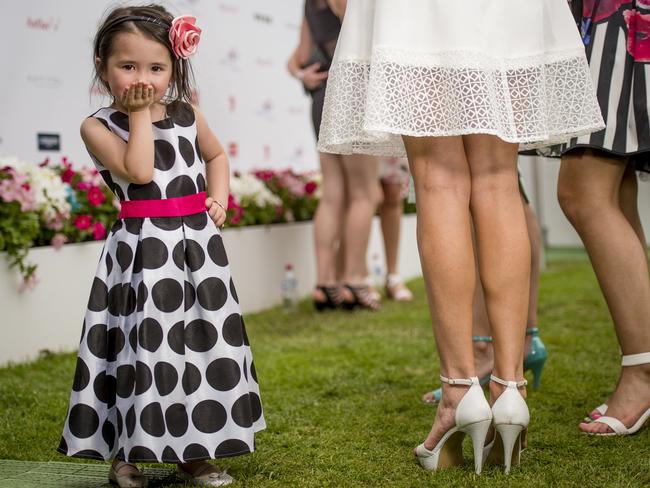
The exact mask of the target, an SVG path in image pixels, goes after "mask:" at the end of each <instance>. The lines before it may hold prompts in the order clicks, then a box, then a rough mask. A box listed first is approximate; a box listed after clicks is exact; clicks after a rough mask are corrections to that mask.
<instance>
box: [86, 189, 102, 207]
mask: <svg viewBox="0 0 650 488" xmlns="http://www.w3.org/2000/svg"><path fill="white" fill-rule="evenodd" d="M104 200H106V195H104V192H103V191H102V190H101V188H99V187H97V186H93V187H92V188H91V189H90V190H88V203H90V204H91V205H92V206H93V207H97V206H98V205H101V204H102V203H104Z"/></svg>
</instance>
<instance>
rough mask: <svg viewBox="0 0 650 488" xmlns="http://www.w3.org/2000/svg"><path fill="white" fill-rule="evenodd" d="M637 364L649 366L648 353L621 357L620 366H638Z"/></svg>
mask: <svg viewBox="0 0 650 488" xmlns="http://www.w3.org/2000/svg"><path fill="white" fill-rule="evenodd" d="M639 364H650V352H642V353H639V354H628V355H626V356H621V366H638V365H639Z"/></svg>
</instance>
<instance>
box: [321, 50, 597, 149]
mask: <svg viewBox="0 0 650 488" xmlns="http://www.w3.org/2000/svg"><path fill="white" fill-rule="evenodd" d="M603 127H604V123H603V119H602V116H601V113H600V108H599V106H598V102H597V100H596V97H595V94H594V88H593V84H592V80H591V74H590V72H589V67H588V65H587V61H586V59H585V56H584V53H583V52H582V51H570V52H557V53H549V54H544V55H537V56H528V57H525V58H510V59H501V58H499V59H496V58H490V57H489V56H485V55H484V54H481V53H475V52H446V53H416V52H412V51H401V50H396V49H392V48H391V49H387V48H375V49H374V51H373V54H372V59H371V61H370V62H369V61H367V60H358V59H338V60H337V61H336V63H335V65H334V66H333V67H332V68H331V69H330V76H329V79H328V82H327V94H326V99H325V107H324V110H323V122H322V124H321V132H320V140H319V143H318V149H319V150H320V151H322V152H333V153H340V154H351V153H364V154H371V155H378V156H396V157H404V156H405V150H404V145H403V143H402V139H401V136H402V135H409V136H452V135H465V134H492V135H496V136H498V137H500V138H501V139H503V140H505V141H508V142H513V143H520V144H521V146H522V149H532V148H537V147H540V146H546V145H550V144H557V143H562V142H566V141H568V140H569V139H570V138H572V137H576V136H579V135H582V134H587V133H590V132H594V131H596V130H599V129H602V128H603Z"/></svg>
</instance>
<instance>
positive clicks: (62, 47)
mask: <svg viewBox="0 0 650 488" xmlns="http://www.w3.org/2000/svg"><path fill="white" fill-rule="evenodd" d="M125 3H130V4H134V3H135V2H115V1H107V0H20V1H18V0H0V12H2V20H3V22H2V25H3V27H2V29H1V30H0V45H2V46H3V49H2V50H0V66H2V71H1V75H0V110H1V111H0V156H9V155H13V156H17V157H19V158H20V159H23V160H28V161H35V162H38V161H41V160H43V159H44V158H45V157H48V156H49V157H52V158H53V159H54V160H56V159H58V158H59V157H60V156H67V157H69V158H70V159H71V160H72V161H73V162H75V163H78V164H82V165H89V164H91V163H90V160H89V158H88V156H87V154H86V152H85V149H84V147H83V144H82V142H81V139H80V137H79V125H80V123H81V121H82V120H83V119H84V117H86V116H87V115H89V114H91V113H92V112H94V110H95V109H96V108H98V107H100V106H103V105H107V104H108V103H109V102H108V100H107V99H105V98H104V99H102V98H101V97H98V96H96V95H95V96H93V97H92V98H91V96H90V94H89V85H90V80H91V77H92V68H93V66H92V39H93V37H94V35H95V32H96V30H97V26H98V24H99V22H100V20H101V19H102V18H103V17H104V16H105V14H106V12H107V10H108V9H110V8H111V7H113V6H117V5H120V4H125ZM139 3H146V2H139ZM160 3H162V4H163V5H165V6H166V7H167V8H168V9H169V10H170V11H171V12H172V14H173V15H180V14H192V15H195V16H196V17H197V18H198V20H197V25H199V27H201V28H202V29H203V35H202V38H201V43H200V45H199V51H198V53H197V55H195V56H194V57H193V58H192V62H193V66H194V70H195V74H196V81H197V85H198V89H199V104H200V107H201V109H202V110H203V111H204V113H205V114H206V117H207V119H208V121H209V123H210V125H211V126H212V128H213V130H214V132H215V133H216V134H217V136H218V137H219V138H220V139H221V141H222V143H223V144H224V146H225V147H226V148H227V149H228V152H229V154H230V157H231V163H232V169H233V170H246V169H250V168H260V167H274V168H285V167H289V166H291V167H293V168H295V169H313V168H316V166H317V157H316V153H315V149H314V147H315V143H314V137H313V133H312V129H311V122H310V120H311V119H310V115H309V99H308V98H307V97H306V96H305V95H304V93H303V91H302V88H301V86H300V84H299V83H298V82H297V81H295V80H293V79H292V78H291V77H290V76H289V75H288V73H287V72H286V68H285V66H286V61H287V59H288V57H289V55H290V53H291V51H292V49H293V48H294V46H295V45H296V43H297V42H298V35H299V26H300V20H301V15H302V6H303V0H167V1H162V2H160ZM136 4H137V3H136ZM39 134H41V137H40V138H41V142H43V143H45V144H46V146H47V145H48V144H51V143H56V139H57V136H58V138H59V141H60V149H59V150H58V151H55V150H51V149H50V150H48V149H40V150H39V145H38V138H39ZM46 146H42V147H46ZM50 147H51V146H50Z"/></svg>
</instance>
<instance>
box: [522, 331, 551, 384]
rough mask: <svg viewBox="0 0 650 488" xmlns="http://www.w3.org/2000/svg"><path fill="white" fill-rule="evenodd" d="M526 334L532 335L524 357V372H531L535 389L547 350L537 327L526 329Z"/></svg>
mask: <svg viewBox="0 0 650 488" xmlns="http://www.w3.org/2000/svg"><path fill="white" fill-rule="evenodd" d="M526 335H530V336H533V337H532V340H531V341H530V351H529V352H528V354H527V355H526V358H525V359H524V372H526V371H528V370H530V371H532V372H533V390H537V389H539V386H540V383H541V381H542V369H543V368H544V363H545V362H546V359H547V358H548V351H547V350H546V346H545V345H544V343H543V342H542V339H541V338H540V337H539V329H538V328H537V327H530V328H528V329H526Z"/></svg>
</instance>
